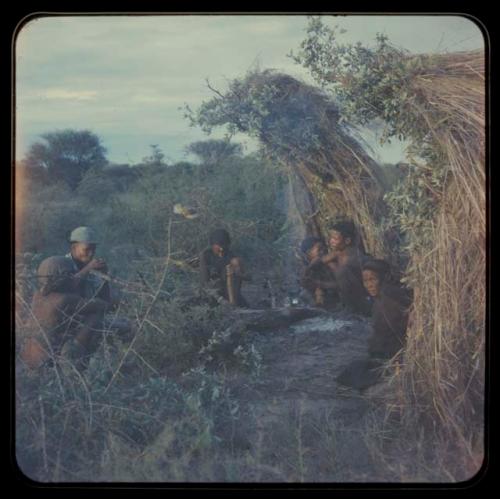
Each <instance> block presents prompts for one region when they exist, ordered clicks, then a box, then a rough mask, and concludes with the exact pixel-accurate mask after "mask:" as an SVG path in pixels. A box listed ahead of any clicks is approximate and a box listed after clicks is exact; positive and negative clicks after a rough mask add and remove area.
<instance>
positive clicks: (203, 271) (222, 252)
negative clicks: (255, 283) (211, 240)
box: [200, 244, 251, 300]
mask: <svg viewBox="0 0 500 499" xmlns="http://www.w3.org/2000/svg"><path fill="white" fill-rule="evenodd" d="M210 252H211V253H212V255H213V256H215V257H217V259H218V258H220V259H221V262H215V263H216V265H222V259H223V258H224V257H225V256H226V255H228V253H229V248H228V247H227V248H225V247H223V246H221V245H219V244H212V245H211V246H210ZM210 252H209V254H210ZM206 255H207V253H206V251H205V252H203V253H202V254H201V256H200V278H201V283H202V285H207V284H208V283H209V281H210V279H211V278H212V279H213V278H215V279H216V280H217V281H218V288H219V293H220V294H221V296H223V297H224V298H226V299H228V297H227V296H226V291H225V290H226V279H227V276H230V275H232V276H233V286H234V291H235V294H236V296H238V297H240V300H241V293H240V291H241V285H242V282H243V281H244V280H251V279H250V276H248V275H247V273H246V272H245V269H244V265H243V260H242V259H241V258H240V257H233V258H231V259H230V260H229V261H228V262H227V265H226V266H225V268H223V267H221V268H220V269H219V270H220V273H219V274H217V272H219V270H217V271H216V272H215V273H216V274H217V276H216V277H214V275H213V274H214V268H213V267H212V265H213V264H214V262H213V261H212V262H211V263H209V260H210V258H209V257H207V256H206ZM217 259H216V260H217Z"/></svg>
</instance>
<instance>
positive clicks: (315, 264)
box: [301, 242, 337, 306]
mask: <svg viewBox="0 0 500 499" xmlns="http://www.w3.org/2000/svg"><path fill="white" fill-rule="evenodd" d="M325 252H326V248H325V246H324V245H323V244H322V243H321V242H317V243H316V244H314V245H313V247H312V248H311V249H310V250H309V251H308V252H307V254H306V257H307V260H308V262H309V265H308V266H307V267H306V269H305V270H304V274H303V276H302V279H301V284H302V286H303V287H304V288H306V289H307V290H308V291H309V292H310V293H311V294H312V295H313V297H314V303H315V304H316V305H317V306H323V305H324V304H325V290H327V289H336V288H337V283H336V282H335V280H327V279H324V278H321V277H319V276H322V274H323V275H324V273H319V272H317V271H316V270H317V269H319V268H320V264H321V263H322V257H323V255H324V254H325Z"/></svg>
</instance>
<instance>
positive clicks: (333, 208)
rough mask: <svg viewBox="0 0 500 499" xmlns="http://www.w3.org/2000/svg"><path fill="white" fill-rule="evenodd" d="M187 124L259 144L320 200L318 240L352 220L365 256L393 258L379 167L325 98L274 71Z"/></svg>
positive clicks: (207, 106) (253, 75)
mask: <svg viewBox="0 0 500 499" xmlns="http://www.w3.org/2000/svg"><path fill="white" fill-rule="evenodd" d="M186 116H187V117H188V118H189V119H190V120H191V123H192V124H193V125H198V126H201V128H202V129H203V130H204V131H206V132H210V131H211V130H212V129H213V128H214V127H218V126H226V127H227V128H228V131H229V133H235V132H244V133H248V134H250V135H252V136H254V137H256V138H258V139H259V141H260V142H261V143H262V144H263V146H264V148H265V150H266V152H267V153H268V154H269V155H270V156H271V157H272V158H273V159H274V160H275V161H276V162H279V163H281V164H282V165H284V166H285V168H286V169H287V171H288V172H289V174H290V175H293V176H295V177H298V179H297V181H298V182H305V183H306V185H307V186H308V187H309V190H310V191H311V192H312V193H313V194H314V196H315V199H316V202H317V214H316V215H315V216H314V217H312V218H314V221H315V223H314V224H311V232H315V231H316V232H323V231H324V230H325V227H326V225H327V224H328V222H331V221H332V219H335V218H349V219H352V220H353V221H354V222H355V223H356V225H357V226H358V227H359V228H360V229H361V231H362V238H363V240H364V243H365V245H366V249H367V250H368V251H369V252H371V253H373V254H374V255H377V256H380V257H384V256H387V250H386V247H385V241H384V236H383V233H382V232H381V230H380V226H381V220H382V218H383V216H384V214H385V211H386V207H385V205H384V202H383V200H382V194H383V188H382V185H383V181H382V174H381V171H380V167H379V166H378V165H377V163H376V162H375V161H373V160H372V159H371V158H370V157H369V156H368V154H367V153H366V152H365V150H364V148H363V147H362V146H361V145H360V144H359V143H358V142H357V141H356V140H354V139H353V138H352V137H351V135H350V134H349V129H348V127H347V125H346V124H345V123H341V121H340V119H339V118H340V117H339V112H338V109H337V106H336V105H335V103H334V102H333V101H332V100H331V99H330V98H329V97H328V96H327V95H326V94H325V93H324V92H322V91H321V90H319V89H317V88H315V87H312V86H310V85H306V84H304V83H302V82H300V81H299V80H296V79H295V78H292V77H291V76H288V75H285V74H280V73H276V72H274V71H272V70H265V71H250V72H249V73H248V74H247V75H246V76H245V77H244V78H241V79H236V80H233V81H232V82H230V84H229V89H228V91H227V92H226V93H225V95H222V94H218V95H216V96H215V97H213V98H212V99H211V100H210V101H208V102H205V103H203V104H202V105H201V106H200V108H199V109H198V110H196V111H193V110H191V109H190V108H189V107H186ZM311 215H313V214H311ZM305 222H306V221H305Z"/></svg>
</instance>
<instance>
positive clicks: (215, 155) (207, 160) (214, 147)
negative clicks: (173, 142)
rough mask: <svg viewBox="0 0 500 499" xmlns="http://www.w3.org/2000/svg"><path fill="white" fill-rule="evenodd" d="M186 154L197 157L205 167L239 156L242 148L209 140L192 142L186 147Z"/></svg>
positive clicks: (234, 144) (224, 141)
mask: <svg viewBox="0 0 500 499" xmlns="http://www.w3.org/2000/svg"><path fill="white" fill-rule="evenodd" d="M186 152H188V153H191V154H194V155H195V156H198V158H199V159H200V160H201V162H202V163H204V164H206V165H215V164H216V163H218V162H219V161H222V160H224V159H226V158H228V157H231V156H241V154H242V152H243V147H242V146H241V144H237V143H231V142H229V141H227V140H220V139H209V140H199V141H197V142H192V143H191V144H189V145H188V146H187V147H186Z"/></svg>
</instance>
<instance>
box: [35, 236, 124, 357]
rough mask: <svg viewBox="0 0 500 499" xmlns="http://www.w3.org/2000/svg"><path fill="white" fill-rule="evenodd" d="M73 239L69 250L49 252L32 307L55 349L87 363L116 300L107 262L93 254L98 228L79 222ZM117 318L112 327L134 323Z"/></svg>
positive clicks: (122, 329) (42, 265)
mask: <svg viewBox="0 0 500 499" xmlns="http://www.w3.org/2000/svg"><path fill="white" fill-rule="evenodd" d="M70 243H71V250H70V252H69V253H68V254H67V255H66V256H64V257H58V256H55V257H50V258H47V259H46V260H44V261H43V262H42V263H41V264H40V267H39V269H38V277H39V290H38V291H37V292H36V293H35V295H34V297H33V307H32V308H33V314H34V316H35V317H36V318H37V320H38V322H39V323H40V325H41V326H42V327H43V329H44V330H45V332H46V333H47V337H48V340H49V341H50V343H51V347H52V350H53V352H54V353H55V354H62V355H63V356H65V357H67V358H69V359H71V360H74V361H75V363H78V364H79V365H81V367H85V364H86V361H87V360H88V357H89V355H90V354H92V353H93V352H94V351H95V350H96V349H97V347H98V345H99V341H100V339H101V337H102V331H103V330H104V329H109V326H110V324H109V322H110V321H109V320H107V317H106V316H105V312H106V311H107V310H108V309H109V308H110V307H111V306H112V303H111V294H110V289H109V284H108V282H107V281H106V280H105V279H104V278H103V276H104V274H105V273H106V272H107V266H106V262H105V261H104V260H102V259H100V258H94V255H95V251H96V246H97V239H96V237H95V234H94V231H93V230H92V229H91V228H89V227H78V228H76V229H75V230H74V231H73V232H72V233H71V236H70ZM96 271H97V272H98V273H96ZM99 273H100V274H99ZM114 322H115V323H116V324H112V325H111V327H112V328H113V329H118V330H120V333H124V332H125V331H128V330H129V329H130V324H129V323H128V321H121V323H120V321H116V320H115V321H114ZM125 322H126V324H125ZM118 323H120V324H118ZM30 348H31V349H32V350H33V352H32V353H35V352H36V351H37V349H36V348H33V343H32V344H31V346H30Z"/></svg>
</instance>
